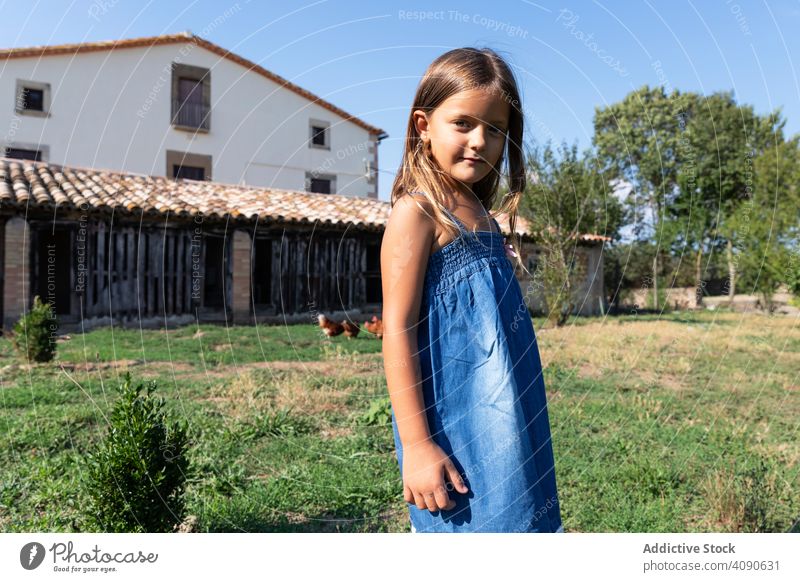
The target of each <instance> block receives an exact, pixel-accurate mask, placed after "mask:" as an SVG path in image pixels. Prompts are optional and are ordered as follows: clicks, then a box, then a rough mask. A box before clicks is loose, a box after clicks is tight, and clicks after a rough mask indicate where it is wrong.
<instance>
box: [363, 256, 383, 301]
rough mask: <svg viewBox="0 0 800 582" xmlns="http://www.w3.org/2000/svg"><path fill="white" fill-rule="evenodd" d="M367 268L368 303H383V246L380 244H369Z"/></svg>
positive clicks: (365, 278)
mask: <svg viewBox="0 0 800 582" xmlns="http://www.w3.org/2000/svg"><path fill="white" fill-rule="evenodd" d="M366 253H367V257H366V258H367V267H366V269H365V270H364V281H365V283H366V292H367V296H366V302H367V303H381V302H382V301H383V290H382V289H381V245H380V243H367V248H366Z"/></svg>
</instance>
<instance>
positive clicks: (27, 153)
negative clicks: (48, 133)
mask: <svg viewBox="0 0 800 582" xmlns="http://www.w3.org/2000/svg"><path fill="white" fill-rule="evenodd" d="M5 157H7V158H16V159H18V160H33V161H34V162H41V161H43V160H42V150H38V149H36V150H34V149H26V148H6V149H5Z"/></svg>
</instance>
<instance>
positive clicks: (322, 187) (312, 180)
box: [306, 172, 336, 194]
mask: <svg viewBox="0 0 800 582" xmlns="http://www.w3.org/2000/svg"><path fill="white" fill-rule="evenodd" d="M306 192H316V193H317V194H335V193H336V176H334V175H332V174H313V173H311V172H308V173H306Z"/></svg>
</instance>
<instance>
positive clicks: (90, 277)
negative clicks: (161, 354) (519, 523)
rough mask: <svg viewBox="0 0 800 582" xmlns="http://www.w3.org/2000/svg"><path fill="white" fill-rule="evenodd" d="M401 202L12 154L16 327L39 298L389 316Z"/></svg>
mask: <svg viewBox="0 0 800 582" xmlns="http://www.w3.org/2000/svg"><path fill="white" fill-rule="evenodd" d="M389 213H390V206H389V203H388V202H384V201H380V200H375V199H372V198H364V197H352V196H339V195H331V194H317V193H309V192H299V191H290V190H278V189H271V188H270V189H267V188H257V187H252V186H236V185H229V184H221V183H216V182H209V181H194V180H187V179H172V178H166V177H158V176H155V177H154V176H146V175H140V174H133V173H122V172H116V171H104V170H99V169H85V168H77V167H68V166H61V165H56V164H49V163H44V162H34V161H29V160H19V159H9V158H0V245H2V249H0V259H1V260H2V267H1V268H0V277H2V281H0V283H1V284H2V294H0V301H1V302H2V304H1V305H0V312H1V313H2V317H3V327H4V328H5V329H8V328H10V326H11V325H13V323H14V322H15V321H16V320H17V319H18V318H19V317H20V315H21V314H22V313H24V312H25V311H26V310H27V309H29V308H30V306H31V305H32V301H33V297H34V296H35V295H38V296H40V297H41V298H42V300H43V301H47V302H50V303H51V305H53V307H54V309H55V311H56V314H57V316H58V320H59V326H60V328H61V329H62V330H71V329H74V330H87V329H90V328H92V327H96V326H98V325H109V324H112V323H113V324H114V325H122V326H126V325H131V326H133V325H135V326H137V327H138V326H140V325H141V326H159V325H165V324H167V325H170V324H174V325H180V324H184V323H189V322H197V321H199V322H224V323H229V324H230V323H236V324H252V323H255V322H258V323H262V322H264V323H270V322H271V323H290V322H312V321H316V317H317V314H319V313H324V314H326V315H328V316H332V317H337V318H338V317H342V318H344V317H353V318H354V319H355V320H357V321H358V320H361V318H362V316H365V317H369V316H371V315H373V314H377V315H380V312H381V302H382V294H381V278H380V245H381V239H382V234H383V229H384V227H385V224H386V221H387V219H388V216H389ZM500 222H501V225H502V224H503V221H502V220H500ZM597 236H598V235H584V237H588V238H585V239H584V238H582V240H581V243H580V250H581V256H585V257H586V259H585V260H586V261H587V265H588V266H589V267H590V268H589V270H588V273H589V274H588V275H587V282H586V285H585V286H584V292H585V293H587V294H592V295H597V296H598V297H599V298H603V296H604V294H603V289H602V279H603V277H602V243H603V240H604V239H605V237H600V239H593V238H592V237H597ZM526 245H529V243H526ZM523 250H524V252H525V253H528V252H530V253H531V256H534V255H535V247H532V246H531V247H530V248H528V246H526V247H524V249H523ZM529 265H530V263H529ZM589 277H591V280H590V279H589ZM521 283H524V282H523V281H521ZM534 300H535V299H534ZM601 303H602V301H601ZM581 304H582V305H588V306H589V307H587V308H585V312H586V313H592V312H596V311H597V305H598V302H597V301H595V300H594V298H592V299H591V300H590V301H584V302H582V303H581ZM592 306H594V308H593V307H592Z"/></svg>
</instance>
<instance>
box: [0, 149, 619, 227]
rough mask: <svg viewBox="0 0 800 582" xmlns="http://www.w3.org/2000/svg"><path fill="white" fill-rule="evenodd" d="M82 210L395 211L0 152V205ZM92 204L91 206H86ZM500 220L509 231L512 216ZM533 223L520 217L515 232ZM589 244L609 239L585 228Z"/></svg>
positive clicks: (376, 218) (336, 214)
mask: <svg viewBox="0 0 800 582" xmlns="http://www.w3.org/2000/svg"><path fill="white" fill-rule="evenodd" d="M56 207H58V208H60V209H62V210H63V209H76V210H89V209H93V210H98V211H111V210H112V209H113V210H114V212H115V213H119V212H122V213H125V212H130V213H136V215H137V216H138V215H139V214H140V213H142V212H144V213H145V214H149V215H151V216H165V215H167V214H169V216H170V217H180V216H183V217H192V216H197V215H203V216H204V217H206V218H218V219H225V218H228V217H229V218H231V219H234V220H243V221H250V220H255V219H256V218H258V219H259V221H281V222H288V223H292V222H294V223H305V224H323V225H324V224H330V225H337V226H343V227H348V226H350V227H361V228H366V229H374V230H383V228H384V227H385V226H386V222H387V220H388V219H389V214H390V211H391V208H390V205H389V203H388V202H384V201H382V200H376V199H374V198H363V197H352V196H341V195H336V194H314V193H310V192H300V191H295V190H279V189H275V188H261V187H255V186H237V185H232V184H222V183H219V182H203V181H194V180H173V179H170V178H165V177H160V176H145V175H142V174H132V173H125V172H118V171H109V170H98V169H89V168H78V167H72V166H62V165H58V164H50V163H46V162H33V161H29V160H18V159H11V158H0V209H3V208H17V209H22V208H28V209H31V208H38V209H41V210H52V209H54V208H56ZM87 207H88V208H87ZM498 223H500V226H501V228H502V230H503V231H504V232H506V233H507V232H509V230H508V220H507V217H506V216H499V217H498ZM527 228H528V223H527V221H526V220H525V219H524V218H522V217H518V218H517V232H519V233H526V232H527ZM580 238H581V240H583V241H587V242H594V241H602V240H611V239H610V238H608V237H604V236H601V235H596V234H583V235H581V237H580Z"/></svg>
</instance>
